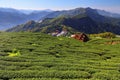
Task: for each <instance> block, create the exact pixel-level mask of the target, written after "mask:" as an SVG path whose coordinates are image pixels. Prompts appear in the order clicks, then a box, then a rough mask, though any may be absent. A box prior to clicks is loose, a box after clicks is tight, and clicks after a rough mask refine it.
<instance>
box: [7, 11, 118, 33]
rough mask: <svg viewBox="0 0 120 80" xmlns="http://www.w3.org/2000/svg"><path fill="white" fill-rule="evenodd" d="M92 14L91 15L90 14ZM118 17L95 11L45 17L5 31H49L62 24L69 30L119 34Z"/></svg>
mask: <svg viewBox="0 0 120 80" xmlns="http://www.w3.org/2000/svg"><path fill="white" fill-rule="evenodd" d="M92 15H93V16H92ZM119 21H120V20H118V19H115V18H110V17H109V18H108V17H104V16H101V15H99V14H97V13H86V14H79V15H75V16H73V17H64V16H61V17H57V18H46V19H44V20H42V22H40V23H38V22H34V21H32V23H33V24H30V23H31V21H29V22H27V23H26V24H22V25H18V26H16V27H14V28H11V29H8V30H7V32H19V31H31V32H44V33H51V32H54V31H55V30H60V31H61V30H62V28H63V25H64V26H65V27H66V28H67V29H68V31H70V32H84V33H88V34H91V33H100V32H113V33H115V34H120V25H119Z"/></svg>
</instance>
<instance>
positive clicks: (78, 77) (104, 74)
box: [0, 32, 120, 80]
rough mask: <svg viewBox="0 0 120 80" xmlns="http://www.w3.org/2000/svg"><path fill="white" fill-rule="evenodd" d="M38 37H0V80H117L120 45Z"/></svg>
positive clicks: (97, 40) (36, 35) (31, 35)
mask: <svg viewBox="0 0 120 80" xmlns="http://www.w3.org/2000/svg"><path fill="white" fill-rule="evenodd" d="M112 40H120V38H115V39H92V40H90V41H89V42H87V43H82V42H79V41H77V40H74V39H71V38H66V37H51V36H49V35H45V34H41V33H28V32H24V33H0V79H1V80H8V79H10V80H119V79H120V53H119V52H120V49H119V47H120V44H116V45H106V44H105V43H106V42H109V41H112Z"/></svg>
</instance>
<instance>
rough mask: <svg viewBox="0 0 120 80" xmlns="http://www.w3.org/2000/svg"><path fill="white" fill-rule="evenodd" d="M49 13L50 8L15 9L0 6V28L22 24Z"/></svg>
mask: <svg viewBox="0 0 120 80" xmlns="http://www.w3.org/2000/svg"><path fill="white" fill-rule="evenodd" d="M49 13H51V11H50V10H43V11H37V10H33V11H30V10H16V9H12V8H0V30H5V29H8V28H11V27H13V26H16V25H18V24H23V23H25V22H27V21H29V20H36V21H37V20H39V19H41V18H42V17H44V16H46V15H48V14H49Z"/></svg>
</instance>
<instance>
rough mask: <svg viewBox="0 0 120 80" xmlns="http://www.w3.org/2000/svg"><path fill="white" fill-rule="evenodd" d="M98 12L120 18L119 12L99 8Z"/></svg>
mask: <svg viewBox="0 0 120 80" xmlns="http://www.w3.org/2000/svg"><path fill="white" fill-rule="evenodd" d="M97 11H98V13H99V14H100V15H103V16H108V17H113V18H120V14H117V13H111V12H107V11H105V10H99V9H97Z"/></svg>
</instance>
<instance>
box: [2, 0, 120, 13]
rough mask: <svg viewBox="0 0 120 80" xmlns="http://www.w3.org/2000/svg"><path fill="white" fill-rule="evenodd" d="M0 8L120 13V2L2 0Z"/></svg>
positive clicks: (99, 0) (113, 0)
mask: <svg viewBox="0 0 120 80" xmlns="http://www.w3.org/2000/svg"><path fill="white" fill-rule="evenodd" d="M0 7H4V8H15V9H32V10H44V9H51V10H69V9H74V8H78V7H83V8H86V7H91V8H94V9H101V10H107V11H110V12H114V13H120V0H0Z"/></svg>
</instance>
